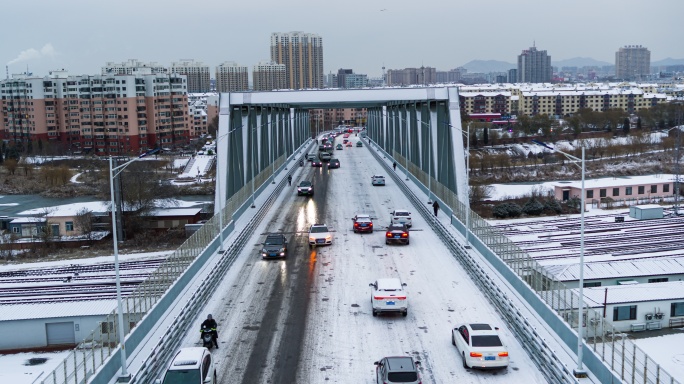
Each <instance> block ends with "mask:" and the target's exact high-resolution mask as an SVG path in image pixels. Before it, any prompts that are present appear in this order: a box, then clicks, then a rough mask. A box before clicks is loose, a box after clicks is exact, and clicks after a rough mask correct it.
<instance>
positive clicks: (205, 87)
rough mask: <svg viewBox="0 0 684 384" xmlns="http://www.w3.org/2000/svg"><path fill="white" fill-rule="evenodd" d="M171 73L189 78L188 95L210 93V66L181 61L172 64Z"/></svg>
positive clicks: (193, 61) (190, 60) (188, 60)
mask: <svg viewBox="0 0 684 384" xmlns="http://www.w3.org/2000/svg"><path fill="white" fill-rule="evenodd" d="M171 72H172V73H177V74H179V75H185V76H186V77H187V78H188V93H200V92H209V91H210V90H211V83H210V82H209V80H210V79H209V78H210V75H209V74H210V71H209V66H208V65H204V63H202V62H199V61H195V60H192V59H181V60H180V61H178V62H174V63H171Z"/></svg>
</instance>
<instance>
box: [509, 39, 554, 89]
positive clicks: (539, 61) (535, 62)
mask: <svg viewBox="0 0 684 384" xmlns="http://www.w3.org/2000/svg"><path fill="white" fill-rule="evenodd" d="M516 74H517V76H518V82H519V83H546V82H549V81H551V75H552V74H553V69H552V67H551V56H549V55H548V54H547V53H546V50H543V51H539V50H537V47H536V46H532V47H530V49H526V50H524V51H522V53H521V54H520V55H518V70H517V73H516Z"/></svg>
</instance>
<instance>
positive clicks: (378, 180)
mask: <svg viewBox="0 0 684 384" xmlns="http://www.w3.org/2000/svg"><path fill="white" fill-rule="evenodd" d="M371 183H372V184H373V185H385V176H382V175H374V176H373V177H371Z"/></svg>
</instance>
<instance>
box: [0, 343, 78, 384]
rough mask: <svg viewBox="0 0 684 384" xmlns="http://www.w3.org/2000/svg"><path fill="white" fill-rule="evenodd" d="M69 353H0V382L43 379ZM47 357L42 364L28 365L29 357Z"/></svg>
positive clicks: (20, 383) (17, 383)
mask: <svg viewBox="0 0 684 384" xmlns="http://www.w3.org/2000/svg"><path fill="white" fill-rule="evenodd" d="M68 354H69V351H62V352H37V353H17V354H13V355H0V383H8V384H9V383H12V384H33V383H36V382H39V381H38V380H39V379H45V377H46V376H47V375H48V373H49V372H52V371H53V370H54V369H55V368H57V367H59V365H60V364H62V362H63V361H64V359H65V358H66V357H67V355H68ZM40 358H44V359H47V360H46V361H45V363H43V364H37V365H29V363H28V360H29V359H40Z"/></svg>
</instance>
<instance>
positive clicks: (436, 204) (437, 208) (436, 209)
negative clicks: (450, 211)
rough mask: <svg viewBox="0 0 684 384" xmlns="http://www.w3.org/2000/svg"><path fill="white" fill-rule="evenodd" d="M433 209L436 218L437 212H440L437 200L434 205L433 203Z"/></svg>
mask: <svg viewBox="0 0 684 384" xmlns="http://www.w3.org/2000/svg"><path fill="white" fill-rule="evenodd" d="M432 209H433V210H434V211H435V216H437V212H438V211H439V203H438V202H437V200H435V202H434V203H432Z"/></svg>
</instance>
